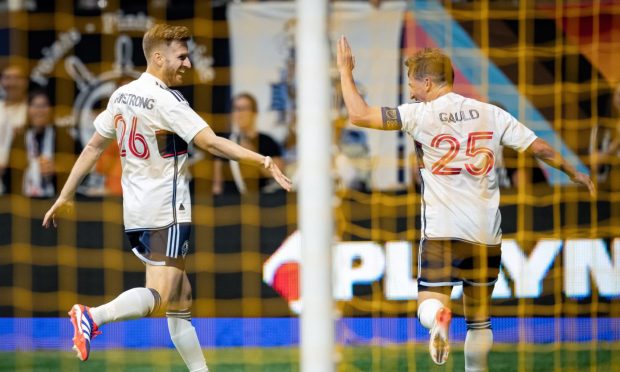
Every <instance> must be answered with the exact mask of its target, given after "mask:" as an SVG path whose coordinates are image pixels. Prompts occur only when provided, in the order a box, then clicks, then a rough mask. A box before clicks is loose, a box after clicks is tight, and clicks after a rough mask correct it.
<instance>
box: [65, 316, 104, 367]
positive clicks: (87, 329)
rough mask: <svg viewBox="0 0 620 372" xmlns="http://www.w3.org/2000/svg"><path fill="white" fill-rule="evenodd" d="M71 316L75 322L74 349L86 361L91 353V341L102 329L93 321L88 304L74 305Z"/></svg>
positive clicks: (72, 322)
mask: <svg viewBox="0 0 620 372" xmlns="http://www.w3.org/2000/svg"><path fill="white" fill-rule="evenodd" d="M69 316H70V317H71V324H73V350H74V351H75V352H76V353H77V357H78V358H79V359H80V360H81V361H86V360H87V359H88V356H89V354H90V341H91V339H93V338H95V337H96V336H97V335H99V334H101V331H99V327H98V326H97V324H95V322H94V321H93V317H92V316H91V315H90V309H89V308H88V307H87V306H84V305H80V304H75V305H73V307H72V308H71V310H69Z"/></svg>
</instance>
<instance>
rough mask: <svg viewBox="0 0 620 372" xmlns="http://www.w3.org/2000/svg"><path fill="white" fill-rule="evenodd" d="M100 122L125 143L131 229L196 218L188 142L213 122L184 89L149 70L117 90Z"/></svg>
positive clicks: (106, 132)
mask: <svg viewBox="0 0 620 372" xmlns="http://www.w3.org/2000/svg"><path fill="white" fill-rule="evenodd" d="M94 124H95V128H96V130H97V132H98V133H99V134H101V135H102V136H104V137H106V138H116V140H117V142H118V145H119V149H120V153H121V163H122V167H123V177H122V186H123V215H124V220H125V221H124V222H125V230H127V231H130V230H141V229H158V228H164V227H167V226H169V225H170V224H172V223H182V222H191V203H190V194H189V187H188V182H189V180H188V174H187V144H188V143H189V142H190V141H192V139H193V138H194V136H195V135H196V134H197V133H198V132H199V131H201V130H202V129H203V128H205V127H207V123H206V122H205V121H204V120H202V118H201V117H200V116H198V114H196V112H194V110H192V109H191V107H190V106H189V104H188V102H187V101H186V100H185V99H184V98H183V96H182V95H181V93H179V92H178V91H175V90H171V89H168V88H167V87H166V85H165V84H164V83H163V82H162V81H161V80H159V79H157V78H156V77H155V76H153V75H151V74H149V73H143V74H142V76H140V78H139V79H137V80H135V81H133V82H131V83H129V84H127V85H124V86H122V87H120V88H118V89H117V90H116V91H115V92H114V93H113V94H112V96H111V97H110V100H109V102H108V107H107V108H106V109H105V111H103V112H102V113H101V114H99V116H97V118H96V119H95V123H94Z"/></svg>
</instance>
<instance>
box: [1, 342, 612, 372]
mask: <svg viewBox="0 0 620 372" xmlns="http://www.w3.org/2000/svg"><path fill="white" fill-rule="evenodd" d="M205 355H206V357H207V363H208V365H209V369H210V370H211V371H212V372H218V371H226V372H234V371H252V372H253V371H261V372H262V371H264V372H268V371H269V372H276V371H278V372H280V371H281V372H284V371H299V366H298V362H299V352H298V350H297V349H295V348H262V349H261V348H245V349H241V348H230V349H205ZM337 356H338V358H339V359H340V360H339V364H338V369H337V370H338V371H342V372H358V371H373V372H375V371H376V372H390V371H463V370H464V365H463V363H464V361H463V349H462V345H457V346H455V347H453V350H452V353H451V355H450V359H449V361H448V363H447V364H446V365H445V366H441V367H440V366H435V365H433V363H432V362H431V360H430V357H429V356H428V354H427V351H426V345H422V344H409V345H394V346H371V347H368V346H363V347H362V346H359V347H351V346H347V347H339V348H338V352H337ZM489 363H490V368H491V369H490V370H491V371H501V372H505V371H506V372H509V371H516V372H521V371H523V372H529V371H541V372H542V371H620V344H600V343H599V344H562V345H553V344H551V345H527V344H520V345H496V346H495V347H494V350H493V352H492V353H491V355H490V357H489ZM186 370H187V369H186V368H185V366H184V364H183V361H182V360H181V358H180V357H179V355H178V354H177V353H176V351H175V350H173V349H156V350H145V351H141V350H126V351H125V350H107V351H97V349H96V346H95V348H94V349H93V352H92V354H91V359H90V360H88V361H87V362H80V361H79V360H77V359H76V358H75V356H74V353H71V352H54V351H36V352H14V353H9V352H1V353H0V371H114V372H121V371H131V372H137V371H186Z"/></svg>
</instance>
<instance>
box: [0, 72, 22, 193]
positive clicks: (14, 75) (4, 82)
mask: <svg viewBox="0 0 620 372" xmlns="http://www.w3.org/2000/svg"><path fill="white" fill-rule="evenodd" d="M0 87H1V88H2V90H3V91H4V94H5V96H4V100H1V101H0V180H1V182H0V194H3V193H5V192H7V191H8V190H7V189H8V187H9V185H10V183H11V180H10V177H9V174H10V172H7V171H6V169H7V167H8V165H9V160H10V159H9V155H10V150H11V145H12V143H13V138H14V137H15V135H16V134H19V133H21V132H22V131H23V129H24V126H25V125H26V116H27V114H26V112H27V110H28V109H27V106H28V104H27V90H28V79H27V77H26V72H25V71H24V69H23V68H22V67H21V66H18V65H9V66H7V67H6V68H4V69H3V70H2V74H1V75H0Z"/></svg>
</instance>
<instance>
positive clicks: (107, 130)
mask: <svg viewBox="0 0 620 372" xmlns="http://www.w3.org/2000/svg"><path fill="white" fill-rule="evenodd" d="M93 125H94V126H95V129H96V130H97V133H99V134H101V135H102V136H103V137H105V138H115V137H116V128H114V117H113V116H112V114H111V113H110V111H108V109H107V108H106V109H105V110H103V111H102V112H101V113H100V114H99V115H97V117H96V118H95V121H94V122H93Z"/></svg>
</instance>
